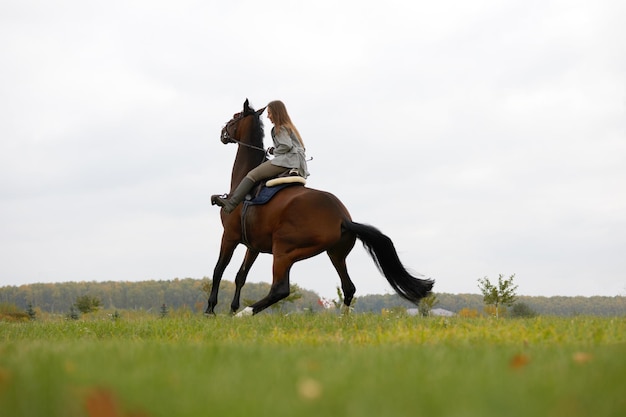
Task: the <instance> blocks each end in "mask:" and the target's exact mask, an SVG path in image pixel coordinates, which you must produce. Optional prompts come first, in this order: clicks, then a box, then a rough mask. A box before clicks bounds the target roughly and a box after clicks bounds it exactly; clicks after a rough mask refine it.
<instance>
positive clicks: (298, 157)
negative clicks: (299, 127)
mask: <svg viewBox="0 0 626 417" xmlns="http://www.w3.org/2000/svg"><path fill="white" fill-rule="evenodd" d="M275 130H276V128H272V140H273V141H274V159H272V165H276V166H280V167H285V168H297V169H298V173H299V174H300V176H301V177H304V178H306V177H308V176H309V171H308V169H307V165H306V156H305V154H304V147H303V146H302V144H301V143H300V141H299V140H298V137H297V136H296V135H295V134H293V133H290V132H288V131H287V129H286V128H284V127H281V128H280V129H279V130H278V133H276V132H275Z"/></svg>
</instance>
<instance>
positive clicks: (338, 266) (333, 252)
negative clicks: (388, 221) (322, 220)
mask: <svg viewBox="0 0 626 417" xmlns="http://www.w3.org/2000/svg"><path fill="white" fill-rule="evenodd" d="M355 241H356V238H354V237H352V236H349V235H344V236H342V240H341V241H340V242H339V244H338V245H337V246H334V247H333V248H331V249H329V250H328V251H326V253H327V254H328V257H329V258H330V261H331V262H332V264H333V266H334V267H335V270H336V271H337V273H338V274H339V279H340V280H341V290H342V291H343V303H344V304H345V305H346V307H350V304H351V303H352V299H353V298H354V293H355V292H356V287H355V286H354V283H353V282H352V280H351V279H350V275H349V274H348V267H347V266H346V257H347V256H348V254H349V253H350V251H351V250H352V248H353V247H354V242H355Z"/></svg>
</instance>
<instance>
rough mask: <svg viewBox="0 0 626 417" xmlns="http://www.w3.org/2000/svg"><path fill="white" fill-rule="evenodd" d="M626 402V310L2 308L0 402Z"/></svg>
mask: <svg viewBox="0 0 626 417" xmlns="http://www.w3.org/2000/svg"><path fill="white" fill-rule="evenodd" d="M201 415H211V416H252V415H256V416H291V417H293V416H298V417H306V416H317V417H319V416H359V417H363V416H376V417H381V416H390V417H391V416H393V417H398V416H429V417H430V416H481V417H486V416H498V417H501V416H507V417H513V416H566V417H574V416H624V415H626V318H614V319H610V318H595V317H576V318H548V317H538V318H533V319H515V320H513V319H500V320H495V319H485V318H483V319H462V318H446V319H444V318H427V319H424V318H419V317H391V316H381V315H369V314H353V315H349V316H344V317H341V316H337V315H334V314H317V315H290V316H286V317H285V316H279V315H269V314H262V315H259V316H255V317H244V318H232V317H227V316H218V317H215V318H210V319H207V318H205V317H203V316H200V315H193V314H183V315H180V316H174V317H167V318H164V319H159V318H156V317H153V316H151V317H148V316H139V317H130V316H126V315H125V313H122V317H121V319H120V320H117V321H112V320H110V319H108V318H106V316H105V315H101V316H99V317H92V318H87V319H83V320H79V321H64V320H46V321H34V322H26V323H6V322H5V323H3V322H0V416H1V417H9V416H10V417H19V416H46V417H53V416H64V417H72V416H90V417H117V416H146V417H147V416H151V417H156V416H167V417H174V416H176V417H178V416H194V417H195V416H201Z"/></svg>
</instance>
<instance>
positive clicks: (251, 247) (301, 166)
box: [206, 100, 434, 315]
mask: <svg viewBox="0 0 626 417" xmlns="http://www.w3.org/2000/svg"><path fill="white" fill-rule="evenodd" d="M281 104H282V103H281ZM282 107H283V108H284V106H282ZM280 108H281V106H280V105H278V104H276V102H273V103H270V114H271V117H272V119H273V122H274V123H275V125H276V126H275V130H274V131H275V135H273V136H275V145H276V148H275V153H277V151H282V150H281V146H282V144H283V140H282V139H280V140H279V139H276V138H280V137H282V136H281V132H283V129H284V131H285V132H287V134H288V137H289V139H290V140H291V149H293V148H296V149H295V151H296V154H297V155H296V156H291V158H292V160H290V159H289V157H287V158H285V159H284V160H286V161H290V162H288V163H285V164H286V165H278V166H276V165H273V164H271V165H272V166H273V168H276V170H275V171H274V172H278V171H281V172H284V171H286V170H288V169H289V168H292V167H293V168H297V169H298V170H299V173H300V174H301V175H307V171H306V163H305V162H304V145H303V144H302V141H301V140H300V135H299V134H298V133H297V130H296V129H295V128H294V127H293V124H292V123H290V121H289V119H288V118H287V119H285V118H281V119H279V116H278V115H279V114H281V116H284V115H286V111H285V112H284V113H281V110H280ZM263 111H264V109H261V110H258V111H255V110H254V109H253V108H251V107H250V105H249V103H248V100H246V101H245V103H244V106H243V111H242V112H241V113H237V114H236V115H235V117H234V118H233V119H232V120H230V121H229V122H228V123H227V124H226V126H224V128H223V129H222V134H221V135H220V140H221V142H222V143H224V144H228V143H236V144H237V145H238V149H237V155H236V156H235V162H234V164H233V169H232V173H231V190H232V191H233V192H231V198H230V199H224V198H222V197H219V196H215V197H214V198H213V199H214V200H215V202H216V203H217V204H220V203H221V204H223V205H224V209H223V210H221V212H220V218H221V220H222V225H223V227H224V233H223V234H222V242H221V247H220V253H219V256H218V260H217V263H216V265H215V269H214V270H213V285H212V286H211V293H210V294H209V299H208V303H207V309H206V314H209V315H212V314H215V306H216V305H217V298H218V297H217V296H218V291H219V286H220V281H221V279H222V275H223V273H224V271H225V269H226V267H227V266H228V264H229V262H230V260H231V259H232V256H233V253H234V251H235V248H236V247H237V246H238V245H240V244H244V245H246V248H247V251H246V254H245V256H244V260H243V262H242V264H241V267H240V268H239V271H238V272H237V274H236V276H235V294H234V296H233V300H232V302H231V305H230V310H231V312H232V313H237V311H238V310H239V303H240V297H241V290H242V288H243V286H244V284H245V283H246V278H247V276H248V273H249V272H250V268H251V267H252V265H253V264H254V262H255V260H256V259H257V257H258V255H259V254H260V253H270V254H272V256H273V264H272V286H271V288H270V291H269V293H268V294H267V296H266V297H265V298H263V299H261V300H259V301H257V302H255V303H253V304H252V305H250V306H248V307H246V308H245V309H244V310H242V311H240V312H239V313H238V314H257V313H259V312H261V311H263V310H264V309H266V308H267V307H269V306H271V305H272V304H274V303H277V302H278V301H280V300H282V299H283V298H285V297H287V296H288V295H289V291H290V288H289V273H290V271H291V268H292V266H293V264H294V263H296V262H299V261H302V260H304V259H308V258H310V257H313V256H316V255H319V254H320V253H322V252H326V254H327V255H328V257H329V259H330V261H331V263H332V264H333V266H334V267H335V270H336V271H337V273H338V275H339V279H340V280H341V289H342V291H343V295H344V297H343V302H344V304H345V305H346V306H347V307H349V306H350V303H351V302H352V299H353V298H354V293H355V291H356V287H355V286H354V283H353V282H352V280H351V279H350V275H349V274H348V269H347V266H346V257H347V256H348V254H349V253H350V251H351V250H352V248H353V247H354V244H355V242H356V240H357V239H359V240H360V241H361V242H362V243H363V246H364V247H365V249H366V250H367V251H368V253H369V254H370V255H371V257H372V260H373V261H374V263H375V264H376V266H377V267H378V269H379V270H380V272H381V273H382V275H383V276H384V277H385V278H386V279H387V281H388V282H389V284H390V285H391V287H392V288H393V289H394V290H395V291H396V292H397V293H398V295H400V296H401V297H403V298H405V299H407V300H409V301H411V302H413V303H418V302H419V300H420V299H421V298H423V297H426V296H427V295H428V294H429V293H430V291H431V289H432V287H433V283H434V282H433V281H432V280H429V279H421V278H417V277H415V276H413V275H412V274H411V273H410V272H409V271H407V270H406V268H405V267H404V266H403V265H402V262H400V259H399V258H398V253H397V252H396V249H395V247H394V245H393V242H392V241H391V239H390V238H389V237H387V236H386V235H384V234H383V233H381V232H380V230H378V229H376V228H375V227H372V226H369V225H366V224H362V223H357V222H355V221H352V218H351V216H350V213H349V212H348V209H347V208H346V207H345V206H344V205H343V203H342V202H341V201H340V200H339V199H338V198H337V197H336V196H334V195H333V194H331V193H329V192H325V191H321V190H315V189H313V188H308V187H304V186H302V185H294V186H288V187H286V188H284V189H282V190H281V191H280V192H278V193H277V194H275V195H274V196H273V197H272V198H271V199H270V200H269V201H267V202H266V203H265V204H256V205H251V206H249V207H247V208H246V212H245V215H234V214H235V213H241V211H242V210H240V209H239V208H237V205H238V203H239V201H240V199H241V198H243V194H244V193H243V191H239V189H240V188H241V189H242V190H243V188H242V187H244V185H243V183H247V185H246V187H250V185H251V183H253V181H254V180H256V179H258V177H256V176H253V178H250V177H249V174H250V173H253V172H255V171H256V170H255V168H257V167H258V166H259V165H260V166H263V165H265V167H263V168H262V170H264V169H266V167H267V166H268V165H270V164H268V163H267V162H265V161H266V156H265V149H264V148H263V136H264V132H263V123H262V122H261V119H260V117H261V113H262V112H263ZM280 127H282V128H283V129H281V128H280ZM289 128H291V129H289ZM289 132H291V133H292V134H293V137H292V135H291V134H289ZM287 146H289V143H287ZM283 149H284V147H283ZM291 162H294V163H291ZM230 200H233V201H232V202H231V201H230ZM227 205H228V207H227ZM227 209H229V210H235V212H234V213H233V215H231V214H227V213H226V210H227ZM394 215H396V214H395V213H394Z"/></svg>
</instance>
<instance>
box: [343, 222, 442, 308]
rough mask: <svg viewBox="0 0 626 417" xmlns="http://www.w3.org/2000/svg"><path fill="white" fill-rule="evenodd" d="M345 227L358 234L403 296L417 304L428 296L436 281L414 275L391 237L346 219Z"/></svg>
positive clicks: (388, 279) (383, 272)
mask: <svg viewBox="0 0 626 417" xmlns="http://www.w3.org/2000/svg"><path fill="white" fill-rule="evenodd" d="M343 227H344V229H346V230H348V231H350V232H352V233H354V234H356V236H357V237H358V238H359V240H361V242H363V246H364V247H365V249H367V251H368V252H369V254H370V256H371V257H372V259H373V260H374V262H375V263H376V266H377V267H378V270H379V271H380V272H381V273H382V274H383V275H384V276H385V278H387V281H389V284H391V286H392V287H393V289H394V290H396V292H397V293H398V295H400V296H401V297H402V298H404V299H406V300H409V301H411V302H412V303H415V304H417V303H418V302H419V300H421V299H422V298H424V297H426V296H427V295H428V294H429V293H430V290H431V289H432V288H433V285H434V284H435V281H433V280H431V279H419V278H416V277H414V276H412V275H411V274H410V273H409V272H408V271H407V270H406V269H405V268H404V266H403V265H402V262H400V258H398V253H397V252H396V248H395V246H394V245H393V242H392V241H391V239H389V237H387V236H386V235H384V234H383V233H382V232H381V231H380V230H378V229H376V228H375V227H373V226H368V225H366V224H360V223H354V222H351V221H347V220H346V221H344V223H343Z"/></svg>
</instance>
